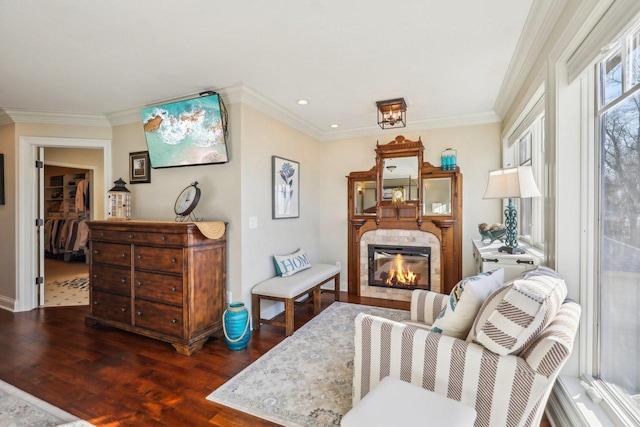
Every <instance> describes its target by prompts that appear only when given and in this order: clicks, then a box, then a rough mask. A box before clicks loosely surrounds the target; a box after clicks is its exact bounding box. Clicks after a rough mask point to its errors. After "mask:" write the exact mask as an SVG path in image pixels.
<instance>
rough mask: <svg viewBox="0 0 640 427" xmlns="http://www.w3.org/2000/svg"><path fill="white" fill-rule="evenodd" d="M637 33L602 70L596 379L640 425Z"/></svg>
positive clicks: (639, 76) (601, 65) (639, 83)
mask: <svg viewBox="0 0 640 427" xmlns="http://www.w3.org/2000/svg"><path fill="white" fill-rule="evenodd" d="M639 45H640V31H639V30H638V29H636V30H634V31H631V32H629V33H628V34H627V35H626V36H625V37H623V38H622V39H621V40H620V42H619V44H618V46H617V47H616V48H615V49H614V50H613V52H612V53H610V54H609V56H608V57H607V58H605V59H604V60H603V61H601V62H600V63H599V64H598V78H597V80H598V82H597V83H598V88H599V90H597V91H596V93H598V94H599V102H598V105H599V109H598V111H597V116H596V119H597V121H598V126H599V135H600V138H599V159H598V165H599V173H598V179H599V183H598V187H599V191H598V193H599V194H598V199H599V201H598V205H597V208H596V210H597V214H598V215H597V217H598V218H599V224H598V227H597V231H596V244H597V247H598V259H597V262H598V267H599V268H598V273H597V276H596V277H597V278H596V280H597V301H598V304H597V305H598V307H597V308H598V318H599V322H598V327H597V331H596V334H597V336H596V351H595V355H594V358H595V366H594V376H595V377H596V378H597V379H598V380H599V382H600V384H601V385H602V387H603V388H604V389H605V391H606V392H607V394H610V395H611V396H612V397H613V399H614V400H615V401H617V402H618V403H619V404H620V407H622V408H626V410H627V411H628V412H629V413H628V414H627V416H629V417H631V418H632V419H634V420H635V421H636V422H638V423H640V363H639V360H640V359H639V358H638V354H639V351H640V133H639V129H640V48H639Z"/></svg>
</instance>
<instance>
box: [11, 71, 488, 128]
mask: <svg viewBox="0 0 640 427" xmlns="http://www.w3.org/2000/svg"><path fill="white" fill-rule="evenodd" d="M205 90H206V89H205ZM210 90H214V89H210ZM215 91H216V92H218V93H219V94H220V96H221V97H222V99H223V100H224V102H225V103H226V104H235V103H243V104H245V105H248V106H250V107H252V108H255V109H256V110H258V111H261V112H263V113H264V114H266V115H268V116H269V117H272V118H274V119H276V120H278V121H280V122H282V123H284V124H286V125H288V126H290V127H292V128H294V129H297V130H299V131H300V132H302V133H304V134H305V135H308V136H310V137H312V138H315V139H316V140H318V141H333V140H336V139H348V138H358V137H366V136H375V135H381V134H384V133H385V132H386V131H383V130H381V129H380V127H379V126H378V125H377V124H372V125H371V126H367V127H362V128H356V129H347V130H333V131H325V132H322V131H320V130H319V129H318V128H316V127H315V126H313V125H311V124H309V123H307V122H306V121H304V120H302V119H300V118H299V117H297V116H296V115H295V114H293V113H291V112H290V111H288V110H286V109H284V108H282V107H280V106H279V105H277V104H276V103H275V102H273V101H271V100H270V99H268V98H266V97H265V96H263V95H262V94H260V93H258V92H257V91H256V90H254V89H252V88H250V87H249V86H247V85H245V84H242V83H239V84H236V85H233V86H229V87H226V88H222V89H218V90H215ZM195 95H196V94H191V95H187V96H183V97H180V98H172V99H168V100H164V101H158V102H156V103H152V104H149V105H157V104H163V103H168V102H175V101H179V100H181V99H188V98H192V97H194V96H195ZM147 106H148V105H145V106H141V107H138V108H131V109H128V110H124V111H118V112H114V113H109V114H106V115H104V116H103V115H101V114H95V115H91V114H74V113H49V112H33V111H21V110H10V109H5V112H6V123H3V117H4V116H3V115H2V113H0V125H1V124H8V123H11V122H15V123H48V124H64V125H84V126H121V125H126V124H130V123H141V121H142V118H141V116H140V109H141V108H144V107H147ZM0 111H2V110H0ZM374 119H375V117H374V118H372V121H374ZM496 122H500V117H499V116H498V115H497V114H496V113H494V112H492V111H489V112H485V113H479V114H469V115H464V116H450V117H436V118H430V119H422V120H410V121H409V123H408V125H407V127H405V128H402V129H406V130H407V131H416V130H424V129H436V128H446V127H456V126H469V125H476V124H484V123H496Z"/></svg>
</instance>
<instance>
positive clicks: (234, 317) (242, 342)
mask: <svg viewBox="0 0 640 427" xmlns="http://www.w3.org/2000/svg"><path fill="white" fill-rule="evenodd" d="M222 329H223V331H224V342H226V343H227V346H228V347H229V350H232V351H237V350H243V349H245V348H246V347H247V343H248V342H249V338H250V337H251V329H250V328H249V311H248V310H247V308H246V307H245V306H244V303H243V302H232V303H231V304H229V307H228V308H227V309H226V310H225V311H224V313H223V314H222Z"/></svg>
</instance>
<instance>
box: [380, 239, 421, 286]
mask: <svg viewBox="0 0 640 427" xmlns="http://www.w3.org/2000/svg"><path fill="white" fill-rule="evenodd" d="M368 261H369V286H379V287H383V288H397V289H408V290H412V289H426V290H431V248H430V247H423V246H400V245H377V244H374V245H369V258H368Z"/></svg>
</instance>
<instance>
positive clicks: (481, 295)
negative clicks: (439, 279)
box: [431, 268, 504, 339]
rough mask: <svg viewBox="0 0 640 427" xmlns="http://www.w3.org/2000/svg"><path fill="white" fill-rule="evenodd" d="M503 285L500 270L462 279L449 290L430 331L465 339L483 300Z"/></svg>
mask: <svg viewBox="0 0 640 427" xmlns="http://www.w3.org/2000/svg"><path fill="white" fill-rule="evenodd" d="M503 283H504V269H502V268H498V269H496V270H491V271H488V272H485V273H480V274H478V275H477V276H472V277H467V278H466V279H462V280H461V281H460V282H458V284H457V285H455V286H454V287H453V289H452V290H451V293H450V294H449V298H448V301H447V305H446V306H445V307H444V308H443V309H442V311H441V312H440V314H438V317H437V318H436V320H435V321H434V322H433V325H432V326H431V331H432V332H435V333H440V334H443V335H448V336H450V337H454V338H460V339H465V338H466V336H467V334H468V333H469V329H470V328H471V325H472V324H473V320H474V319H475V318H476V315H477V314H478V310H479V309H480V307H481V306H482V303H483V302H484V300H485V299H486V298H487V297H488V296H489V295H490V294H491V293H492V292H493V291H495V290H496V289H498V288H500V287H501V286H502V284H503Z"/></svg>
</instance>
